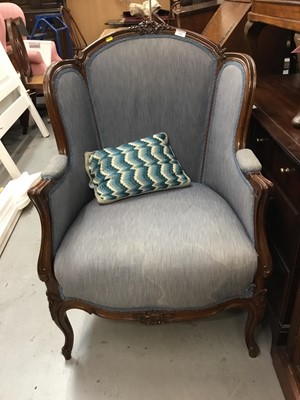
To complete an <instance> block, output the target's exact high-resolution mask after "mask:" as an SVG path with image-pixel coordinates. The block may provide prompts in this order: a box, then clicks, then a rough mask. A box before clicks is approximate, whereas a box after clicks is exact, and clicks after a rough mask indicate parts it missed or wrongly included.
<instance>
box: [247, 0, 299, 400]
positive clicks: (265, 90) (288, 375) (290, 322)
mask: <svg viewBox="0 0 300 400" xmlns="http://www.w3.org/2000/svg"><path fill="white" fill-rule="evenodd" d="M249 19H250V21H251V23H252V24H253V25H252V26H251V28H250V38H251V47H252V49H253V48H254V57H256V56H258V57H259V54H257V53H256V51H257V48H256V47H255V40H257V39H259V36H260V35H261V34H263V31H264V29H265V27H266V26H268V25H269V24H272V25H274V26H275V27H278V28H281V29H282V30H283V29H285V30H286V32H287V33H288V34H290V32H291V31H294V30H296V31H300V23H299V20H300V2H299V1H276V2H275V1H274V2H272V1H269V2H263V1H260V0H257V1H255V2H254V3H253V8H252V12H251V13H250V14H249ZM251 30H252V32H251ZM251 36H252V37H251ZM290 36H291V37H292V36H293V35H290ZM276 45H277V43H276V42H275V46H276ZM278 61H279V62H278ZM274 65H275V66H276V68H278V69H279V68H280V65H281V73H280V71H279V73H276V74H274V72H276V71H273V73H268V72H270V67H269V66H267V67H266V68H264V67H263V63H260V68H259V70H258V71H259V75H258V84H257V89H256V96H255V105H256V106H257V109H255V110H254V111H253V118H252V139H251V147H252V149H253V150H254V152H255V153H256V155H257V156H258V158H259V159H260V161H261V162H262V165H263V171H264V173H265V174H266V176H267V177H269V179H270V180H271V181H272V182H273V183H274V190H273V193H272V199H271V201H270V205H269V208H268V213H267V226H268V237H269V243H270V248H271V253H272V258H273V274H272V276H271V278H270V280H269V283H268V286H269V288H268V289H269V291H268V300H269V316H270V320H271V326H272V332H273V342H272V351H271V353H272V357H273V362H274V367H275V370H276V372H277V375H278V378H279V381H280V383H281V386H282V389H283V391H284V393H285V395H286V397H287V399H293V400H295V399H299V396H300V381H299V352H300V345H299V340H298V336H297V335H298V334H299V315H300V308H299V307H300V304H299V294H298V295H297V290H298V291H299V289H298V287H299V277H300V131H299V129H296V128H294V127H293V125H292V118H293V116H294V115H295V114H296V112H297V110H298V107H299V104H300V76H299V74H298V73H296V74H289V75H282V66H283V59H282V56H281V58H280V59H279V60H277V59H276V53H274Z"/></svg>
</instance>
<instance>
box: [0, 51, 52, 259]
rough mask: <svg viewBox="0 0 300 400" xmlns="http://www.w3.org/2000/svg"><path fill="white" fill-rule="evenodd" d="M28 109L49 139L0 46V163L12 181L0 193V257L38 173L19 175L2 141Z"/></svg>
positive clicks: (37, 177)
mask: <svg viewBox="0 0 300 400" xmlns="http://www.w3.org/2000/svg"><path fill="white" fill-rule="evenodd" d="M27 109H28V110H29V112H30V113H31V116H32V118H33V120H34V121H35V123H36V124H37V126H38V128H39V130H40V131H41V133H42V135H43V136H44V137H47V136H49V131H48V129H47V128H46V126H45V124H44V122H43V120H42V119H41V117H40V115H39V113H38V112H37V110H36V108H35V106H34V104H33V102H32V100H31V99H30V97H29V95H28V93H27V91H26V89H25V87H24V86H23V84H22V82H21V80H20V78H19V76H18V74H17V72H16V71H15V69H14V67H13V65H12V64H11V62H10V59H9V57H8V56H7V54H6V52H5V50H4V48H3V46H2V44H1V43H0V161H1V162H2V163H3V165H4V167H5V168H6V170H7V171H8V173H9V175H10V176H11V177H12V178H13V179H12V180H11V181H9V183H8V184H7V185H6V187H5V188H4V190H3V191H2V192H1V193H0V254H1V252H2V251H3V249H4V247H5V245H6V243H7V241H8V239H9V236H10V234H11V232H12V231H13V229H14V227H15V224H16V223H17V221H18V218H19V216H20V214H21V211H22V209H23V208H24V207H25V206H26V205H27V204H28V203H29V198H28V196H27V191H28V189H29V188H30V186H31V185H32V184H34V183H35V182H36V181H37V180H38V179H39V176H40V173H39V172H37V173H35V174H32V175H29V174H28V173H27V172H23V173H21V172H20V170H19V168H18V167H17V165H16V164H15V163H14V161H13V159H12V158H11V156H10V154H9V153H8V151H7V150H6V148H5V147H4V145H3V143H2V141H1V139H2V138H3V136H4V135H5V134H6V133H7V132H8V130H9V128H10V127H11V126H12V125H13V124H14V123H15V121H16V120H17V119H18V118H19V117H20V116H21V115H22V114H23V112H24V111H26V110H27Z"/></svg>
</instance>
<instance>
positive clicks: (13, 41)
mask: <svg viewBox="0 0 300 400" xmlns="http://www.w3.org/2000/svg"><path fill="white" fill-rule="evenodd" d="M6 29H7V34H8V38H9V42H10V46H11V49H12V57H13V59H14V65H15V67H16V68H17V70H18V72H19V73H20V75H21V80H22V83H23V85H24V86H25V87H26V85H27V84H28V81H29V79H30V77H31V67H30V61H29V58H28V54H27V50H26V47H25V45H24V42H23V38H22V35H21V33H20V31H19V28H18V25H17V23H16V21H15V20H14V19H12V18H8V19H7V20H6Z"/></svg>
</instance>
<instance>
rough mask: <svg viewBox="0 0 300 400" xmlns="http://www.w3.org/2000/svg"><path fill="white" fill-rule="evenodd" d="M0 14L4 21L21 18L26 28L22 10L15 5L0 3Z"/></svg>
mask: <svg viewBox="0 0 300 400" xmlns="http://www.w3.org/2000/svg"><path fill="white" fill-rule="evenodd" d="M0 14H1V15H2V17H3V18H4V19H8V18H18V17H21V18H22V20H23V22H24V24H25V26H26V19H25V15H24V13H23V10H22V8H21V7H19V6H18V5H17V4H15V3H0Z"/></svg>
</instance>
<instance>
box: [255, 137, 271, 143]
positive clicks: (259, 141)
mask: <svg viewBox="0 0 300 400" xmlns="http://www.w3.org/2000/svg"><path fill="white" fill-rule="evenodd" d="M256 141H257V142H258V143H263V142H268V141H269V139H268V138H256Z"/></svg>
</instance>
